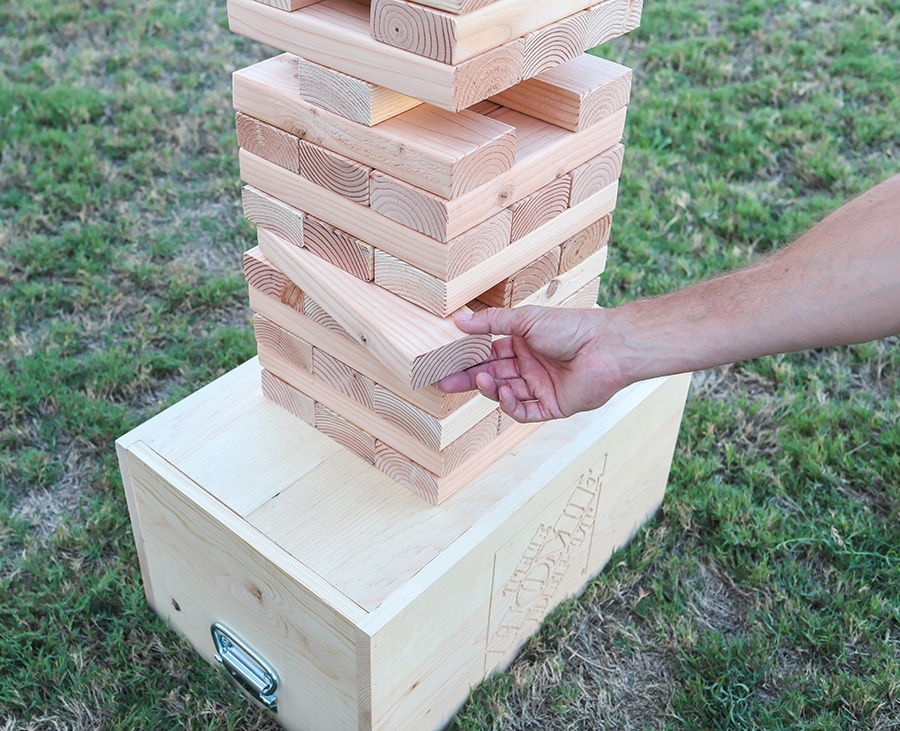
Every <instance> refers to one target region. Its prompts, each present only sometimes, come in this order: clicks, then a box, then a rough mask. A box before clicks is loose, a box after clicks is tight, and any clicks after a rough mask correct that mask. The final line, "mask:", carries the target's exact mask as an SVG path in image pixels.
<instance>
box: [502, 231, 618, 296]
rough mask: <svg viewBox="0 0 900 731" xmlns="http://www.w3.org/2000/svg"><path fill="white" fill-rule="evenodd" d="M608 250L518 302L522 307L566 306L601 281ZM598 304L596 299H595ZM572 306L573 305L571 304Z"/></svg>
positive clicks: (555, 278)
mask: <svg viewBox="0 0 900 731" xmlns="http://www.w3.org/2000/svg"><path fill="white" fill-rule="evenodd" d="M606 258H607V248H606V247H605V246H604V247H603V248H602V249H600V251H598V252H596V253H595V254H592V255H591V256H589V257H588V258H587V259H585V260H584V261H582V262H581V263H580V264H577V265H576V266H574V267H572V268H571V269H569V270H568V271H566V272H563V273H562V274H558V275H556V276H555V277H554V278H553V279H552V280H550V282H548V283H547V284H546V285H545V286H544V287H541V288H540V289H538V290H536V291H535V292H533V293H532V294H530V295H528V296H527V297H525V298H523V299H519V300H518V301H517V302H516V306H521V305H542V306H545V307H561V306H566V304H567V303H568V301H569V299H570V298H572V297H574V296H575V295H577V294H579V293H580V292H581V290H582V289H583V288H584V287H587V286H589V285H592V284H593V283H595V282H598V281H599V277H600V274H602V273H603V270H604V269H605V268H606ZM594 302H596V297H595V298H594ZM569 305H570V306H571V303H569Z"/></svg>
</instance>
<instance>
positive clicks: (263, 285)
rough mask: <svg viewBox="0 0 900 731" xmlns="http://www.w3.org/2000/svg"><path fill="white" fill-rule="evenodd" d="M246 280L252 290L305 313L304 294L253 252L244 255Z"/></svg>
mask: <svg viewBox="0 0 900 731" xmlns="http://www.w3.org/2000/svg"><path fill="white" fill-rule="evenodd" d="M244 279H246V280H247V284H248V285H249V286H250V289H256V290H257V291H259V292H261V293H263V294H265V295H267V296H269V297H274V298H275V299H276V300H278V301H279V302H281V303H283V304H285V305H287V306H288V307H290V308H291V309H292V310H296V311H297V312H303V311H304V302H303V292H302V291H301V290H300V288H299V287H298V286H297V285H296V284H294V283H293V282H292V281H291V280H290V279H288V278H287V276H285V275H284V274H283V273H282V272H280V271H279V270H278V269H277V268H276V267H273V266H271V265H269V263H268V262H267V261H264V260H263V259H261V258H260V257H258V256H254V255H253V253H252V252H247V253H245V254H244Z"/></svg>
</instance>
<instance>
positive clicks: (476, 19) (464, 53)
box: [370, 0, 595, 64]
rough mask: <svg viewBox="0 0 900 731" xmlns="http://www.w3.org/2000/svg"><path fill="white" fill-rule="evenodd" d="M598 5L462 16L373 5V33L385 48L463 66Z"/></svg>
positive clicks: (512, 0) (398, 0)
mask: <svg viewBox="0 0 900 731" xmlns="http://www.w3.org/2000/svg"><path fill="white" fill-rule="evenodd" d="M594 2H595V0H554V1H553V2H546V0H531V1H526V2H523V0H498V1H497V2H494V3H491V4H490V5H487V6H485V7H483V8H480V9H478V10H473V11H470V12H468V13H465V14H462V15H456V14H453V13H447V12H444V11H441V10H435V9H433V8H428V7H426V6H424V5H421V4H420V3H417V2H409V1H408V0H372V2H371V20H370V25H371V33H372V36H373V37H374V38H376V39H377V40H379V41H381V42H382V43H388V44H390V45H392V46H395V47H397V48H402V49H404V50H407V51H410V52H411V53H415V54H416V55H418V56H425V57H426V58H432V59H434V60H435V61H441V62H442V63H446V64H458V63H462V62H463V61H466V60H467V59H470V58H472V57H474V56H477V55H478V54H480V53H485V52H486V51H489V50H491V49H494V48H497V47H498V46H502V45H503V44H504V43H507V42H509V41H512V40H515V39H517V38H521V37H522V36H524V35H526V34H528V33H531V32H532V31H535V30H538V29H539V28H543V27H544V26H546V25H549V24H551V23H555V22H557V21H560V20H562V19H563V18H566V17H568V16H570V15H573V14H574V13H578V12H579V11H582V10H586V9H588V8H590V7H591V6H592V5H593V4H594Z"/></svg>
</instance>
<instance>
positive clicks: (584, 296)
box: [560, 277, 600, 310]
mask: <svg viewBox="0 0 900 731" xmlns="http://www.w3.org/2000/svg"><path fill="white" fill-rule="evenodd" d="M599 299H600V277H597V278H596V279H594V280H592V281H591V282H589V283H588V284H586V285H584V286H583V287H582V288H581V289H579V290H578V291H577V292H575V294H573V295H572V296H571V297H569V298H568V299H567V300H565V301H564V302H563V303H562V304H561V305H560V307H571V308H574V309H579V310H586V309H590V308H591V307H596V306H597V302H598V301H599Z"/></svg>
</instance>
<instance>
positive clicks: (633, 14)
mask: <svg viewBox="0 0 900 731" xmlns="http://www.w3.org/2000/svg"><path fill="white" fill-rule="evenodd" d="M643 9H644V0H627V2H624V3H618V2H609V1H608V0H607V2H602V3H599V4H598V5H594V6H593V7H592V8H591V9H590V10H589V11H588V12H589V13H590V15H589V16H588V24H587V37H586V38H585V50H587V49H588V48H594V47H595V46H599V45H600V44H601V43H606V41H609V40H612V39H613V38H617V37H619V36H620V35H623V34H624V33H628V32H629V31H632V30H634V29H635V28H637V27H638V26H639V25H640V24H641V13H642V11H643Z"/></svg>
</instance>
